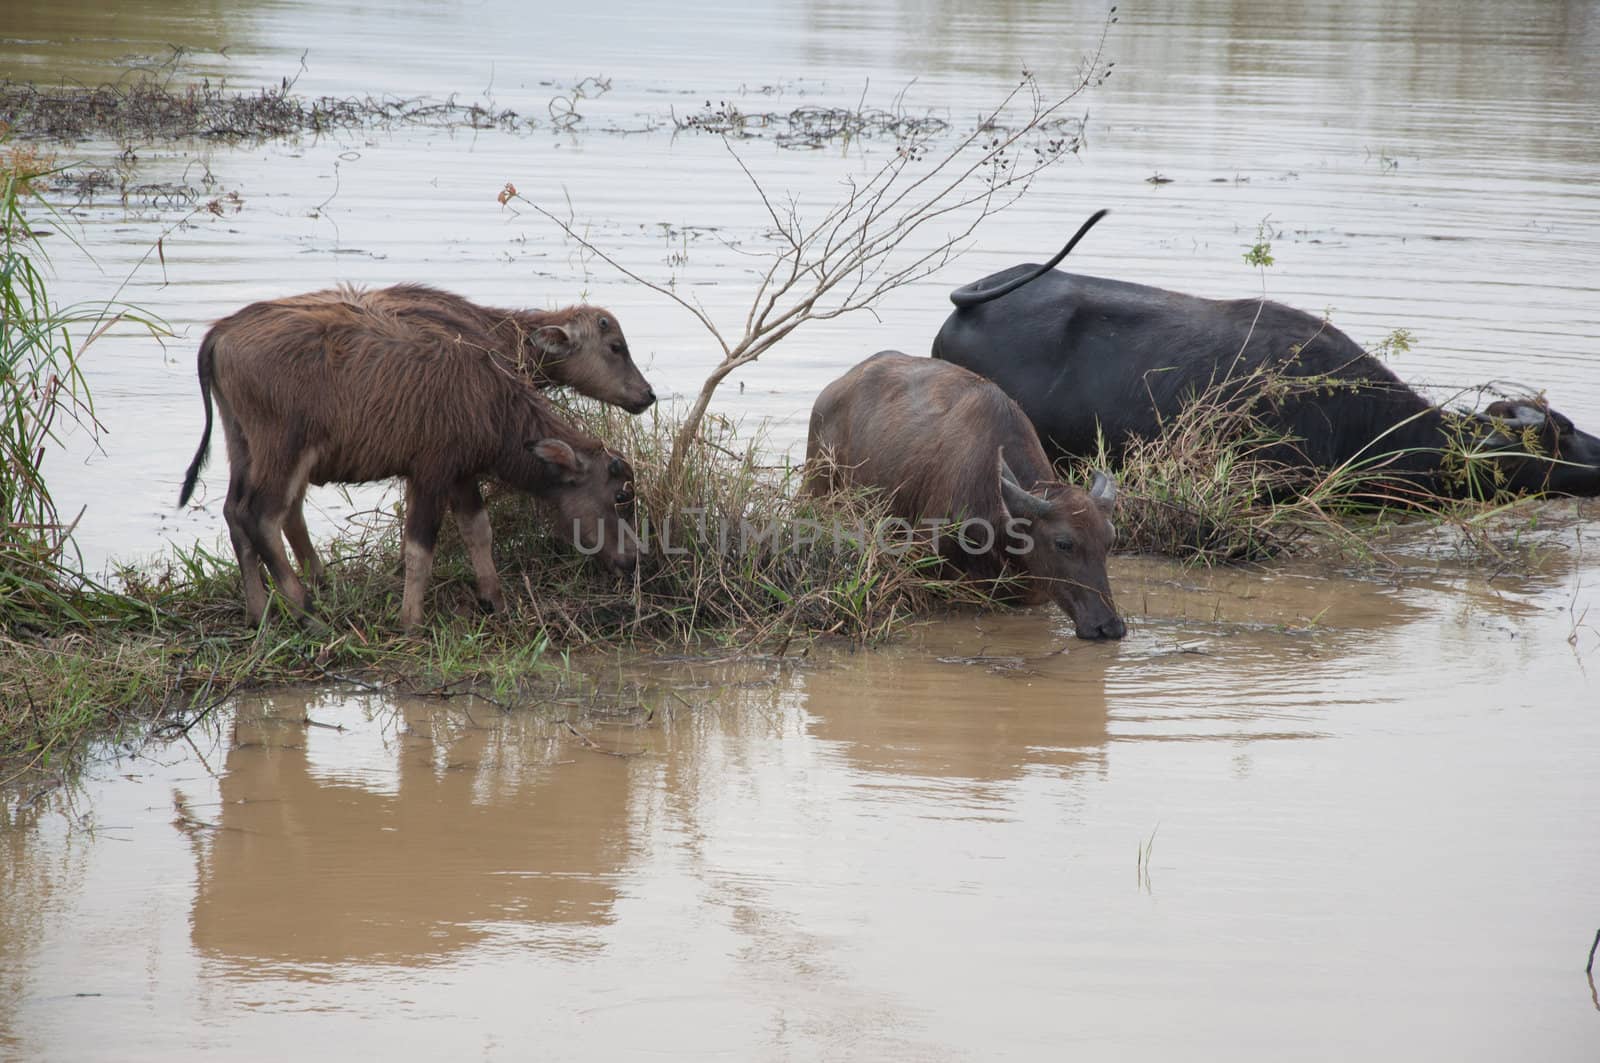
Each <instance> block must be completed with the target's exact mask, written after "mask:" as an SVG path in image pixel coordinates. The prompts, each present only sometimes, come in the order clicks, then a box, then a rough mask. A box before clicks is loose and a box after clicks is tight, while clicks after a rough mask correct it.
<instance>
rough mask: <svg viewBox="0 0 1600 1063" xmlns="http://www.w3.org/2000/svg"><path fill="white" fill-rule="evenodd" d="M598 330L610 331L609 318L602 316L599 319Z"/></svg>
mask: <svg viewBox="0 0 1600 1063" xmlns="http://www.w3.org/2000/svg"><path fill="white" fill-rule="evenodd" d="M600 331H601V332H610V331H611V319H610V318H609V317H602V318H601V319H600Z"/></svg>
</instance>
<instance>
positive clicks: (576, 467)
mask: <svg viewBox="0 0 1600 1063" xmlns="http://www.w3.org/2000/svg"><path fill="white" fill-rule="evenodd" d="M527 448H528V451H529V452H530V453H531V454H533V456H534V457H536V458H537V459H538V460H539V461H540V462H542V463H544V465H545V467H546V476H547V477H548V479H550V480H553V484H551V485H549V486H546V487H545V488H544V490H543V491H542V492H541V494H542V496H543V497H544V498H545V499H546V500H547V501H549V502H551V503H553V504H554V508H555V521H556V527H557V528H558V529H559V531H560V533H561V534H562V535H563V536H565V537H566V538H567V539H568V540H569V541H570V542H571V543H572V544H573V545H574V546H576V547H577V548H578V550H579V551H581V552H582V553H585V554H591V555H597V556H599V558H600V559H601V560H602V561H604V562H606V564H608V565H610V566H611V567H612V568H613V569H615V570H617V571H618V572H632V571H633V570H634V568H635V567H636V566H637V565H638V563H639V538H638V535H637V533H636V531H635V524H634V521H635V503H634V486H633V466H632V465H630V464H629V463H628V460H627V459H626V458H624V457H622V456H621V455H619V454H614V453H612V452H611V451H609V450H607V449H605V447H603V446H599V445H595V446H592V447H591V446H583V445H581V444H580V445H579V446H578V447H573V446H572V445H571V444H569V443H568V442H567V441H565V440H562V439H554V438H551V439H541V440H538V441H532V442H529V443H528V444H527Z"/></svg>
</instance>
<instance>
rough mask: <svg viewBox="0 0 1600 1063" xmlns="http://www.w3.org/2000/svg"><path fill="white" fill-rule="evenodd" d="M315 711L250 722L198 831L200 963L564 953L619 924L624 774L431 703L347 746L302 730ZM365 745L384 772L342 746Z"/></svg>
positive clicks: (511, 726)
mask: <svg viewBox="0 0 1600 1063" xmlns="http://www.w3.org/2000/svg"><path fill="white" fill-rule="evenodd" d="M314 704H315V703H314V701H313V702H312V703H311V704H309V705H308V702H307V699H306V698H305V696H303V695H298V696H297V695H276V696H273V697H270V698H263V699H260V700H259V701H251V702H247V703H246V704H244V705H242V706H241V707H240V709H239V710H238V713H237V715H236V717H235V720H234V740H233V742H232V744H231V745H230V748H229V750H228V754H227V759H226V762H225V765H224V766H223V769H222V778H221V781H220V793H221V808H220V815H219V816H218V818H217V820H216V822H215V828H214V829H207V830H202V831H199V832H197V833H196V839H197V840H196V847H197V851H198V855H199V868H200V874H199V882H198V890H197V894H196V897H195V905H194V918H193V933H194V943H195V946H196V948H198V949H200V950H201V952H203V953H204V954H206V955H208V956H212V957H217V958H221V959H225V960H227V961H228V963H229V965H230V967H231V968H232V969H234V970H236V971H238V972H239V973H242V974H249V973H250V972H251V971H252V970H260V968H258V967H257V966H256V965H257V964H259V963H260V962H261V961H268V962H269V963H289V964H294V965H311V964H341V963H370V962H383V963H418V962H434V961H436V960H437V959H439V958H441V957H443V956H445V955H447V954H449V953H451V952H454V951H457V950H459V949H462V948H465V947H467V946H470V945H475V944H479V943H481V942H482V941H483V939H484V938H485V937H486V936H489V935H490V934H491V933H492V931H493V928H494V925H495V924H497V923H499V922H502V921H515V922H518V923H523V924H528V925H533V926H541V927H543V928H544V931H543V933H542V934H541V937H542V938H543V939H545V941H546V942H548V943H550V944H555V945H558V946H560V947H562V948H566V947H572V946H575V945H579V944H582V942H583V940H584V939H582V938H581V937H574V936H573V935H572V934H570V933H567V932H565V930H564V929H563V928H567V927H575V926H584V925H589V926H594V925H600V924H604V923H605V922H607V921H609V920H610V918H611V905H612V903H613V901H614V900H615V896H616V883H615V879H616V876H617V873H618V871H619V869H620V868H621V866H622V863H623V860H624V857H625V855H626V852H627V844H626V842H627V837H626V831H627V824H628V817H627V814H626V813H627V803H628V770H629V769H628V764H627V762H626V761H624V760H621V759H618V758H611V757H605V758H596V763H594V764H591V765H587V766H586V770H584V771H582V772H576V773H575V772H572V771H571V770H569V769H568V766H567V765H562V764H558V763H556V762H555V761H556V754H557V752H559V746H558V745H557V744H556V743H554V742H553V741H552V740H551V739H549V738H548V737H545V736H542V735H540V734H539V733H537V732H538V730H539V725H538V724H537V723H536V722H534V721H531V720H523V721H518V720H504V719H498V718H495V717H494V716H492V715H491V716H490V718H489V719H488V720H487V721H485V722H474V721H473V720H472V718H471V717H470V716H469V715H468V714H467V713H464V712H461V711H449V710H445V711H441V710H439V709H438V707H437V706H434V705H429V704H426V703H416V704H410V703H408V704H406V705H405V706H403V707H400V708H396V709H387V708H380V709H379V710H378V711H379V718H378V719H379V725H378V726H375V725H367V726H366V727H364V728H361V729H359V730H354V731H353V732H352V733H350V734H345V733H342V732H339V731H333V730H324V729H321V728H318V727H316V726H308V725H306V724H303V723H302V722H301V720H302V718H303V717H304V716H305V715H306V714H307V712H308V709H309V710H310V715H312V716H316V715H317V713H316V711H315V708H314ZM363 744H364V745H368V746H373V747H374V749H373V752H374V753H375V754H376V756H374V757H367V758H361V757H359V756H358V757H356V758H354V760H355V763H352V762H351V761H352V758H351V757H350V755H349V750H348V748H341V747H349V746H357V747H358V748H359V746H360V745H363ZM318 747H322V748H321V749H320V750H319V749H318ZM319 762H322V763H325V764H326V765H327V767H325V768H323V769H322V770H319ZM269 969H270V968H269Z"/></svg>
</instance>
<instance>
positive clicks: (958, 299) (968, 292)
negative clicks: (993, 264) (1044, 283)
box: [950, 207, 1111, 307]
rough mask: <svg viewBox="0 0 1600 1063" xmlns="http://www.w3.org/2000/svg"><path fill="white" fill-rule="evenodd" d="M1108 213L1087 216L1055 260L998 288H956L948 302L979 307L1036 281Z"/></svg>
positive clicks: (968, 286) (1068, 252) (1103, 211)
mask: <svg viewBox="0 0 1600 1063" xmlns="http://www.w3.org/2000/svg"><path fill="white" fill-rule="evenodd" d="M1109 213H1111V212H1110V211H1109V210H1106V209H1105V208H1104V207H1102V208H1101V209H1099V210H1097V211H1095V212H1094V213H1093V214H1091V215H1089V220H1088V221H1086V222H1084V223H1083V224H1082V225H1080V226H1078V231H1077V232H1075V233H1073V234H1072V239H1070V240H1068V241H1067V246H1066V247H1063V248H1062V249H1061V250H1060V251H1058V252H1056V257H1055V258H1052V259H1051V260H1050V261H1049V262H1046V263H1045V264H1044V265H1042V266H1040V267H1039V268H1038V269H1036V270H1034V271H1033V272H1032V273H1028V274H1024V275H1023V276H1021V277H1018V278H1016V279H1015V280H1012V281H1010V282H1008V283H1006V284H1002V285H1001V286H1000V287H998V288H980V287H979V286H978V285H977V284H969V285H967V286H966V287H964V288H957V289H956V290H955V291H953V292H951V293H950V301H951V302H952V303H955V304H956V305H957V306H960V307H967V306H979V305H981V304H983V303H987V302H989V301H991V300H994V299H998V298H1000V297H1001V296H1002V295H1009V294H1011V293H1012V292H1014V291H1016V290H1017V289H1018V288H1020V287H1022V286H1023V285H1024V284H1027V283H1028V282H1029V281H1035V280H1038V279H1039V278H1040V277H1042V276H1044V275H1045V274H1046V273H1049V272H1050V271H1051V270H1053V269H1055V268H1056V267H1057V266H1059V265H1060V264H1061V260H1062V259H1064V258H1066V257H1067V256H1068V255H1069V254H1071V253H1072V249H1073V248H1074V247H1077V246H1078V241H1079V240H1082V239H1083V238H1084V236H1085V235H1087V234H1088V232H1089V230H1090V229H1093V228H1094V226H1095V223H1096V222H1098V221H1099V220H1100V219H1101V218H1103V217H1105V216H1106V215H1107V214H1109Z"/></svg>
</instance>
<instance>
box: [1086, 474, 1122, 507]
mask: <svg viewBox="0 0 1600 1063" xmlns="http://www.w3.org/2000/svg"><path fill="white" fill-rule="evenodd" d="M1089 497H1090V498H1092V499H1094V500H1095V501H1096V502H1102V503H1104V504H1105V505H1108V506H1109V505H1111V504H1112V503H1113V502H1115V501H1116V500H1117V481H1115V480H1113V479H1112V478H1111V477H1109V476H1107V475H1106V474H1105V473H1103V472H1101V471H1100V470H1099V469H1096V470H1095V471H1094V483H1092V484H1090V485H1089Z"/></svg>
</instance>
